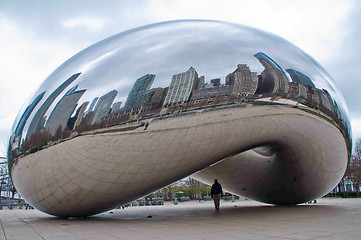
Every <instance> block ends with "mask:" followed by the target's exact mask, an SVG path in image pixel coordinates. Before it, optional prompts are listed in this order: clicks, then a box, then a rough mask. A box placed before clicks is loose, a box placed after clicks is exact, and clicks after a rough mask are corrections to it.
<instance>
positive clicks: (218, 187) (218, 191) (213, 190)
mask: <svg viewBox="0 0 361 240" xmlns="http://www.w3.org/2000/svg"><path fill="white" fill-rule="evenodd" d="M216 194H222V186H221V184H219V183H218V182H216V183H214V184H213V185H212V188H211V195H216Z"/></svg>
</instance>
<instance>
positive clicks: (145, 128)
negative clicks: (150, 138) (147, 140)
mask: <svg viewBox="0 0 361 240" xmlns="http://www.w3.org/2000/svg"><path fill="white" fill-rule="evenodd" d="M148 126H149V122H146V123H145V124H144V130H147V128H148Z"/></svg>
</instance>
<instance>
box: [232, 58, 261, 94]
mask: <svg viewBox="0 0 361 240" xmlns="http://www.w3.org/2000/svg"><path fill="white" fill-rule="evenodd" d="M226 82H227V83H228V84H229V85H231V86H233V89H232V95H235V96H242V97H248V96H253V95H254V94H255V92H256V90H257V85H258V78H257V73H256V72H251V70H250V69H249V67H248V66H247V65H246V64H238V65H237V69H236V70H234V72H233V73H231V74H228V75H227V77H226Z"/></svg>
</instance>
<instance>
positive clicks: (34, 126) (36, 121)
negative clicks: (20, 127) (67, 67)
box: [26, 73, 81, 137]
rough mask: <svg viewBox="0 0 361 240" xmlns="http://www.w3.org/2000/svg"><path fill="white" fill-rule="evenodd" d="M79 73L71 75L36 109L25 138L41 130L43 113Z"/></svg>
mask: <svg viewBox="0 0 361 240" xmlns="http://www.w3.org/2000/svg"><path fill="white" fill-rule="evenodd" d="M80 74H81V73H77V74H74V75H72V76H71V77H70V78H68V79H67V80H66V81H65V82H63V83H62V84H61V85H60V86H59V87H58V88H57V89H55V91H54V92H53V93H52V94H50V96H49V97H48V98H47V99H46V100H45V102H44V103H43V105H41V107H40V108H39V109H38V111H37V112H36V114H35V116H34V117H33V120H32V121H31V123H30V126H29V128H28V132H27V134H26V136H27V137H30V136H31V134H33V133H34V132H37V131H39V130H40V129H41V128H43V126H44V125H43V124H44V119H45V116H44V115H45V113H46V111H48V109H49V107H50V106H51V104H52V103H53V102H54V100H55V99H56V98H57V97H58V96H59V94H60V93H61V92H62V91H64V89H65V88H66V87H67V86H69V85H70V84H71V83H72V82H74V81H75V79H77V78H78V77H79V75H80Z"/></svg>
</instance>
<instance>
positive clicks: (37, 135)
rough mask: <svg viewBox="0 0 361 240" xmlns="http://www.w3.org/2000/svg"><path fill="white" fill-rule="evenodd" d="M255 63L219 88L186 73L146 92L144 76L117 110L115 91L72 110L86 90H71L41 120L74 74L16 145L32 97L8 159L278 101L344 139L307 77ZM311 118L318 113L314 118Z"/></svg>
mask: <svg viewBox="0 0 361 240" xmlns="http://www.w3.org/2000/svg"><path fill="white" fill-rule="evenodd" d="M254 57H255V58H257V59H258V60H259V62H260V63H261V64H262V66H263V67H264V70H263V71H262V72H261V73H260V74H258V73H257V72H251V70H250V68H249V66H248V65H247V64H238V65H237V68H236V69H235V70H234V71H233V72H232V73H229V74H228V75H227V76H226V77H225V83H224V84H221V79H220V78H216V79H211V80H210V82H209V83H207V82H205V77H206V76H203V75H202V76H199V77H198V73H197V71H196V70H195V69H194V68H193V67H190V68H189V69H188V70H187V71H186V72H183V73H179V74H175V75H173V76H172V79H171V83H170V85H169V86H168V87H165V88H151V87H152V84H153V82H154V79H155V78H156V75H155V74H146V75H144V76H142V77H140V78H138V79H137V80H136V81H135V83H134V85H133V87H132V88H131V90H130V92H129V94H128V96H127V100H126V102H125V104H124V106H123V107H121V105H122V102H114V99H115V98H116V96H117V94H118V91H117V90H112V91H110V92H108V93H106V94H105V95H103V96H100V97H96V98H94V99H93V100H92V104H91V105H90V106H89V108H87V106H88V105H89V101H85V102H83V103H82V104H81V105H80V106H79V107H78V108H77V109H76V106H77V105H79V101H80V98H81V97H82V95H83V94H84V93H85V92H86V89H83V90H78V91H76V89H77V88H78V85H76V86H75V87H72V88H70V89H69V90H68V91H67V92H66V93H65V94H64V96H63V97H62V98H61V99H60V100H59V102H58V103H56V104H55V107H54V108H53V110H52V111H51V113H50V115H49V116H48V117H47V116H45V112H46V111H47V110H48V109H49V107H50V106H51V105H52V104H54V100H55V98H56V97H57V96H58V95H60V94H61V92H62V91H64V89H65V88H66V87H67V86H69V85H70V84H71V83H72V82H73V81H74V80H75V79H76V78H77V77H78V76H79V75H80V74H81V73H76V74H74V75H72V76H71V77H69V78H68V79H67V80H66V81H65V82H64V83H63V84H62V85H61V86H60V87H59V88H57V89H56V90H55V91H54V92H53V93H52V94H51V95H50V96H49V97H48V98H47V99H46V101H45V102H44V103H43V105H42V106H41V107H40V108H39V110H38V111H37V112H36V114H35V116H34V118H33V120H32V122H31V123H30V126H29V129H28V131H27V134H26V138H24V139H22V140H20V139H21V137H22V131H23V129H24V125H25V124H26V121H27V119H28V118H29V116H30V114H31V113H32V110H33V109H34V108H35V106H36V105H37V103H38V102H39V101H40V100H41V98H42V97H43V96H44V94H45V92H43V93H41V94H40V95H39V96H37V97H36V98H35V99H34V101H33V102H32V103H31V104H30V105H29V106H28V107H27V108H26V111H25V112H24V114H23V116H22V117H21V119H20V121H19V123H18V125H17V126H16V130H15V134H14V135H13V136H12V137H11V140H12V141H11V143H12V144H15V143H16V144H19V143H20V145H19V146H17V147H16V146H14V145H12V149H14V148H15V152H13V153H12V155H14V156H17V155H19V154H21V153H25V152H26V151H36V149H33V150H32V148H39V147H41V145H43V146H46V145H47V144H48V142H49V141H54V140H60V139H64V138H68V137H69V136H70V135H71V132H77V133H83V132H86V131H90V130H94V129H100V128H109V127H113V126H115V125H122V124H127V123H129V122H131V121H134V120H138V119H142V120H146V119H152V118H154V117H157V118H159V117H160V116H163V115H167V114H171V113H180V112H184V111H191V110H197V109H198V108H202V107H206V106H207V107H212V106H217V105H224V106H226V105H232V104H235V103H243V104H244V105H247V104H248V105H249V104H267V102H268V103H271V104H278V100H279V99H289V100H292V101H294V102H295V103H288V104H289V105H295V106H297V107H300V109H304V110H307V109H315V110H318V111H320V112H322V113H323V114H324V115H323V117H326V116H328V117H329V121H332V122H334V124H337V126H338V127H339V128H340V130H341V131H342V132H343V134H344V135H345V137H346V138H347V137H349V129H348V126H347V125H346V123H345V120H344V119H343V117H342V115H341V112H340V110H339V108H338V105H337V103H336V102H335V101H334V100H333V99H332V97H331V95H330V94H329V92H328V91H327V90H326V89H318V88H316V87H315V85H314V84H313V82H312V80H311V79H310V78H309V77H308V76H306V75H305V74H303V73H301V72H299V71H297V70H295V69H286V72H287V73H288V74H289V76H290V80H291V82H289V80H288V77H287V75H286V73H285V72H284V70H283V69H282V68H281V66H279V65H278V64H277V63H276V62H275V61H274V60H273V59H272V58H270V57H269V56H267V55H266V54H265V53H262V52H258V53H256V54H255V55H254ZM262 100H266V101H262ZM260 101H262V102H260ZM279 104H284V103H279ZM85 110H86V111H85ZM74 112H76V113H75V115H74ZM315 114H319V113H318V112H315ZM73 115H74V116H73ZM71 116H73V117H71Z"/></svg>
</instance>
